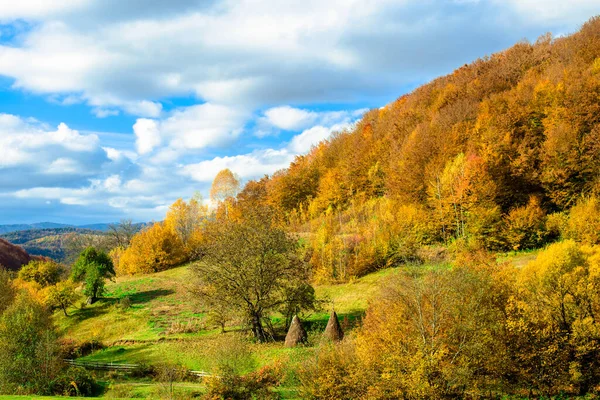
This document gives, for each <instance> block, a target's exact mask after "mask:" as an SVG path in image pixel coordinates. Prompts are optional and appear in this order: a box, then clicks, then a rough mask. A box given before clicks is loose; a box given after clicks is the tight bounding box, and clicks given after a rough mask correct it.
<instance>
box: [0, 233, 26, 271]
mask: <svg viewBox="0 0 600 400" xmlns="http://www.w3.org/2000/svg"><path fill="white" fill-rule="evenodd" d="M29 261H31V256H30V255H29V254H28V253H27V252H26V251H25V250H24V249H23V248H22V247H20V246H16V245H14V244H12V243H10V242H7V241H6V240H4V239H0V265H2V266H3V267H4V268H6V269H9V270H11V271H17V270H18V269H20V268H21V267H22V266H23V265H25V264H27V263H28V262H29Z"/></svg>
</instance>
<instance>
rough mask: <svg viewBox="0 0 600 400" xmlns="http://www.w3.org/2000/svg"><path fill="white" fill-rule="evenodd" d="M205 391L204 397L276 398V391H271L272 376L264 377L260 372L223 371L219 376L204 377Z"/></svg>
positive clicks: (240, 399) (232, 398) (234, 399)
mask: <svg viewBox="0 0 600 400" xmlns="http://www.w3.org/2000/svg"><path fill="white" fill-rule="evenodd" d="M206 383H207V385H206V386H207V393H206V395H205V396H204V398H205V399H210V400H217V399H228V400H229V399H230V400H250V399H264V400H269V399H278V398H279V396H278V395H277V394H276V393H273V392H271V389H270V388H271V387H272V386H273V385H272V377H269V378H266V379H265V377H264V376H262V375H260V374H249V375H246V376H239V375H236V374H234V373H227V372H226V373H224V374H222V375H221V376H219V377H210V378H207V379H206Z"/></svg>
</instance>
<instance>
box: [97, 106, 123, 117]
mask: <svg viewBox="0 0 600 400" xmlns="http://www.w3.org/2000/svg"><path fill="white" fill-rule="evenodd" d="M92 113H94V115H95V116H96V117H98V118H106V117H114V116H117V115H119V110H111V109H109V108H94V109H93V110H92Z"/></svg>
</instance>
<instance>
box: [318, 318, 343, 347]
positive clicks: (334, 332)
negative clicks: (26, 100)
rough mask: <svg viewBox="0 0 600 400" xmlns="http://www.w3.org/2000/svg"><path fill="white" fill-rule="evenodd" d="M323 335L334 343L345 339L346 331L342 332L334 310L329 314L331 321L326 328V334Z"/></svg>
mask: <svg viewBox="0 0 600 400" xmlns="http://www.w3.org/2000/svg"><path fill="white" fill-rule="evenodd" d="M323 335H324V336H325V337H326V338H327V339H329V340H331V341H334V342H339V341H340V340H342V339H343V338H344V331H343V330H342V326H341V325H340V321H338V316H337V314H336V313H335V311H333V310H331V314H329V321H328V322H327V328H325V333H324V334H323Z"/></svg>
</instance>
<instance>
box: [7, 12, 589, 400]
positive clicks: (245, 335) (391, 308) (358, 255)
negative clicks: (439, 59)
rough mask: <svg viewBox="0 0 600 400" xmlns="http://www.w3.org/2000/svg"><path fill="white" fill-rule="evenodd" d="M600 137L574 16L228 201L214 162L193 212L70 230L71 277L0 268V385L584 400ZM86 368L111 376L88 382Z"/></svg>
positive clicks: (229, 186) (370, 117)
mask: <svg viewBox="0 0 600 400" xmlns="http://www.w3.org/2000/svg"><path fill="white" fill-rule="evenodd" d="M599 123H600V18H599V17H595V18H592V19H591V20H590V21H589V22H587V23H586V24H585V25H583V27H582V28H581V30H580V31H578V32H577V33H575V34H573V35H570V36H565V37H560V38H552V37H551V36H549V35H546V36H543V37H541V38H539V39H538V40H537V41H536V42H535V43H527V42H522V43H518V44H516V45H515V46H513V47H512V48H510V49H508V50H506V51H503V52H501V53H497V54H494V55H492V56H490V57H487V58H484V59H480V60H477V61H475V62H473V63H472V64H469V65H465V66H464V67H461V68H460V69H458V70H456V71H455V72H454V73H452V74H450V75H447V76H444V77H441V78H438V79H436V80H434V81H432V82H430V83H428V84H426V85H424V86H422V87H420V88H418V89H416V90H415V91H414V92H412V93H410V94H407V95H405V96H402V97H400V98H399V99H398V100H396V101H394V102H392V103H391V104H388V105H386V106H384V107H382V108H380V109H376V110H372V111H370V112H368V113H367V114H366V115H365V116H364V118H363V119H362V120H361V121H359V122H358V123H357V124H356V125H355V126H354V127H353V128H352V129H350V130H348V131H345V132H338V133H336V134H334V135H333V136H332V137H331V138H330V139H328V140H326V141H323V142H321V143H319V144H318V145H316V146H314V147H313V148H312V149H311V150H310V152H309V153H308V154H306V155H302V156H298V157H297V158H296V159H295V160H294V162H293V163H292V164H291V165H290V166H289V168H287V169H284V170H281V171H278V172H276V173H275V174H273V175H272V176H265V177H264V178H262V179H259V180H253V181H249V182H247V183H246V184H245V185H244V186H243V187H241V185H240V179H239V177H238V176H236V174H235V171H231V170H229V169H224V170H222V171H220V172H219V173H218V174H217V176H216V177H215V179H214V182H213V185H212V189H211V191H210V200H211V203H212V205H213V206H212V207H211V206H209V205H208V203H207V202H205V201H204V200H203V199H202V198H201V196H199V195H194V196H193V197H192V198H191V199H189V200H184V199H178V200H177V201H175V202H174V203H173V204H172V205H171V206H170V207H169V209H168V210H167V212H166V215H165V218H164V220H162V221H160V222H156V223H152V224H148V225H147V226H139V225H136V224H133V223H132V222H131V221H123V222H122V223H121V224H115V225H112V226H110V227H109V231H108V233H106V234H102V235H99V234H95V233H93V232H89V233H88V232H87V231H86V232H83V234H81V235H79V236H77V237H78V238H79V240H76V241H74V242H73V249H74V251H73V257H72V258H73V259H72V260H66V261H65V264H68V265H63V264H59V263H57V262H55V261H52V260H49V259H40V260H34V261H31V262H28V263H27V264H26V265H25V266H24V267H23V268H22V269H20V271H19V272H18V274H12V273H8V272H5V271H0V289H2V290H1V291H0V295H1V296H0V392H3V393H4V392H6V393H23V394H29V393H37V394H70V395H81V394H86V395H92V394H98V393H102V392H103V391H104V393H108V394H110V396H112V397H118V398H124V397H133V394H132V393H133V391H132V390H130V389H131V386H132V385H131V382H132V381H135V382H138V383H139V382H141V384H140V385H143V386H152V385H154V384H156V385H160V386H159V387H158V386H157V392H156V393H153V394H152V395H155V396H156V397H162V398H164V397H168V398H176V395H175V393H176V391H175V390H174V385H177V384H178V382H181V381H183V382H184V384H185V385H188V387H189V386H191V387H192V389H190V391H188V392H185V393H186V394H185V395H184V394H182V393H184V391H181V392H177V393H179V394H178V396H179V395H180V396H182V398H188V397H189V398H191V397H197V396H204V398H207V399H253V398H261V399H262V398H265V399H277V398H307V399H400V398H406V399H424V398H425V399H444V398H490V399H491V398H507V399H517V398H518V399H521V398H557V399H558V398H565V396H569V398H571V397H572V398H590V399H592V398H598V396H599V395H600V320H597V319H596V316H598V315H600V125H599ZM33 234H35V233H34V232H30V233H29V234H27V233H26V234H21V233H18V234H14V235H13V238H14V240H21V239H19V238H20V237H21V236H23V235H25V237H26V238H29V236H28V235H33ZM40 238H42V236H40ZM32 239H33V240H36V238H35V237H34V238H32ZM2 243H4V242H3V241H2V240H1V239H0V245H2ZM27 243H29V241H28V242H27ZM0 254H1V253H0ZM0 262H1V261H0ZM24 262H26V261H24ZM338 315H339V318H338ZM32 338H33V340H32ZM284 338H285V339H284ZM65 358H69V359H70V358H77V360H75V361H70V364H68V365H67V364H65V362H64V359H65ZM15 360H17V361H18V362H15ZM98 361H100V362H102V363H103V364H102V368H104V367H106V368H112V367H114V365H113V363H114V362H116V363H117V364H119V363H121V364H120V367H121V368H122V369H121V370H117V372H118V373H117V372H115V371H111V372H108V373H105V374H104V375H100V376H101V379H105V380H106V381H103V384H104V386H102V385H99V384H98V383H99V382H100V379H98V375H96V374H95V373H91V372H90V371H89V369H90V368H88V367H90V365H91V364H90V362H98ZM77 362H80V364H77ZM86 362H87V364H86ZM131 362H135V364H131ZM107 365H108V367H107ZM96 366H97V365H96ZM40 367H42V368H40ZM86 368H88V369H86ZM200 369H202V370H200ZM38 371H44V373H38ZM123 371H125V372H123ZM150 382H152V383H150ZM128 385H129V386H128ZM182 386H183V385H182ZM138 389H139V388H138ZM158 389H160V390H158ZM192 390H193V392H192ZM137 394H138V393H137V392H136V395H137Z"/></svg>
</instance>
